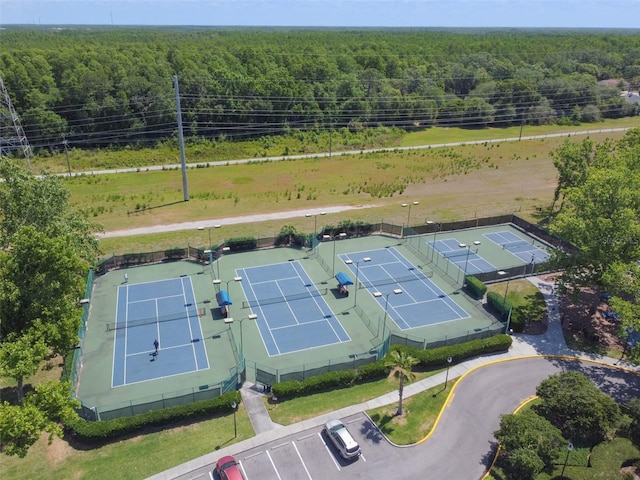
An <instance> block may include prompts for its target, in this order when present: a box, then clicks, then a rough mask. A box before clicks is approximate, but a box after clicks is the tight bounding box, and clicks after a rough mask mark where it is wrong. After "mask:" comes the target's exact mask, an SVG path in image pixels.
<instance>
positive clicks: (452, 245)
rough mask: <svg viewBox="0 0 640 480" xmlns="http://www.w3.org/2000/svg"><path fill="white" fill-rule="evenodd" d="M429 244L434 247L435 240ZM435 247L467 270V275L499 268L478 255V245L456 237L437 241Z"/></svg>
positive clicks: (460, 267) (461, 268)
mask: <svg viewBox="0 0 640 480" xmlns="http://www.w3.org/2000/svg"><path fill="white" fill-rule="evenodd" d="M429 245H431V246H432V247H433V242H429ZM460 245H463V246H460ZM435 249H436V250H437V251H438V252H439V253H440V255H442V256H443V257H445V258H446V259H447V260H449V261H450V262H451V263H453V264H455V265H456V266H457V267H458V268H459V269H460V270H462V271H463V272H466V273H467V275H474V274H476V273H483V272H494V271H496V270H498V269H497V268H496V267H495V266H494V265H492V264H491V263H489V262H488V261H486V260H485V259H484V258H482V257H481V256H480V255H478V252H477V250H478V248H477V247H475V246H474V245H468V246H467V245H464V244H461V243H460V242H459V241H458V240H456V239H455V238H447V239H444V240H438V241H436V244H435Z"/></svg>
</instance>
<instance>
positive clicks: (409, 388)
mask: <svg viewBox="0 0 640 480" xmlns="http://www.w3.org/2000/svg"><path fill="white" fill-rule="evenodd" d="M529 280H530V281H531V282H532V283H533V284H534V285H536V286H537V287H538V288H539V289H540V291H541V292H542V294H543V296H544V298H545V301H546V303H547V309H548V312H549V323H548V327H547V332H546V333H545V334H544V335H536V336H531V335H522V334H514V335H512V337H513V344H512V346H511V348H510V349H509V351H508V352H504V353H499V354H493V355H486V356H482V357H478V358H474V359H471V360H467V361H465V362H462V363H459V364H456V365H453V366H452V367H451V368H450V369H449V379H450V380H451V379H455V378H458V377H461V376H463V375H464V374H466V373H467V372H469V371H471V370H473V369H475V368H478V367H480V366H482V365H486V364H489V363H493V362H497V361H501V360H508V359H514V358H519V357H529V356H535V355H564V356H568V357H576V358H578V357H579V358H586V359H590V360H595V361H600V362H603V363H607V364H610V365H616V364H617V365H620V366H624V367H625V368H628V369H630V370H635V371H640V368H639V367H638V366H636V365H633V364H629V363H626V362H620V360H619V359H617V358H611V357H604V356H601V355H595V354H586V353H584V352H576V351H573V350H571V349H569V348H568V347H567V345H566V343H565V341H564V336H563V334H562V326H561V325H560V316H559V311H558V302H557V297H556V296H555V290H554V285H553V284H552V283H549V282H545V281H543V280H541V279H540V278H539V277H530V278H529ZM445 375H446V372H441V373H439V374H436V375H433V376H431V377H428V378H425V379H423V380H420V381H418V382H415V383H412V384H410V385H406V386H405V388H404V396H405V398H407V397H410V396H412V395H416V394H418V393H421V392H423V391H425V390H428V389H430V388H433V387H436V386H438V385H442V384H443V383H444V381H445ZM240 393H241V394H242V399H243V402H244V406H245V408H246V409H247V412H248V414H249V418H250V420H251V424H252V425H253V428H254V430H255V432H256V435H255V436H254V437H252V438H249V439H247V440H244V441H242V442H238V443H236V444H233V445H230V446H228V447H225V448H222V449H220V450H217V451H215V452H212V453H209V454H207V455H204V456H202V457H199V458H196V459H193V460H191V461H189V462H186V463H183V464H182V465H178V466H176V467H174V468H171V469H169V470H165V471H164V472H161V473H159V474H157V475H154V476H153V477H150V479H151V480H170V479H174V478H176V477H179V476H181V475H187V474H188V473H189V472H191V471H193V470H196V469H198V468H202V467H203V466H206V465H208V464H211V463H214V462H215V461H216V460H217V459H218V458H220V457H221V456H224V455H234V454H237V452H242V451H245V450H249V449H251V448H254V447H258V446H260V445H262V444H264V443H266V442H269V441H273V440H277V439H279V438H282V437H285V436H287V435H290V434H294V433H297V432H301V431H303V430H306V429H309V428H314V427H317V426H318V425H322V424H324V423H325V422H326V421H327V420H329V419H331V418H342V417H347V416H349V415H355V414H358V413H361V412H363V411H366V410H370V409H373V408H378V407H382V406H385V405H389V404H392V403H394V402H397V401H398V392H397V391H393V392H389V393H387V394H385V395H382V396H380V397H378V398H374V399H372V400H369V401H367V402H364V403H360V404H357V405H351V406H349V407H345V408H342V409H340V410H336V411H334V412H330V413H327V414H324V415H320V416H317V417H314V418H310V419H308V420H304V421H302V422H298V423H295V424H293V425H288V426H282V425H279V424H277V423H274V422H272V421H271V418H270V417H269V414H268V412H267V410H266V408H265V406H264V403H263V402H262V398H261V397H262V395H263V393H262V389H260V388H257V387H256V386H254V385H251V384H246V385H245V386H244V387H243V388H242V389H241V390H240Z"/></svg>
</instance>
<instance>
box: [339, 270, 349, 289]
mask: <svg viewBox="0 0 640 480" xmlns="http://www.w3.org/2000/svg"><path fill="white" fill-rule="evenodd" d="M336 280H337V281H338V285H340V286H341V287H342V286H345V285H353V282H352V281H351V279H350V278H349V277H348V276H347V274H346V273H344V272H338V273H336Z"/></svg>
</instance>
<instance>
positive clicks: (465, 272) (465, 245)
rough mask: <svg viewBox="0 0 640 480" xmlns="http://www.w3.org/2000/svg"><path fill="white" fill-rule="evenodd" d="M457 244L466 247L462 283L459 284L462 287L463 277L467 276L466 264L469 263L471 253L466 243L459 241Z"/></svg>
mask: <svg viewBox="0 0 640 480" xmlns="http://www.w3.org/2000/svg"><path fill="white" fill-rule="evenodd" d="M458 246H459V247H460V248H466V249H467V258H466V259H465V261H464V271H463V272H462V284H461V286H462V287H464V279H465V277H466V276H467V266H468V265H469V254H470V253H471V245H467V244H466V243H459V244H458Z"/></svg>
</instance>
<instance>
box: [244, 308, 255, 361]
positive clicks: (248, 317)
mask: <svg viewBox="0 0 640 480" xmlns="http://www.w3.org/2000/svg"><path fill="white" fill-rule="evenodd" d="M257 319H258V315H256V314H255V313H250V314H249V315H247V316H246V317H244V318H241V319H240V351H241V352H242V354H243V355H244V350H243V343H242V322H244V321H245V320H257Z"/></svg>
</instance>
